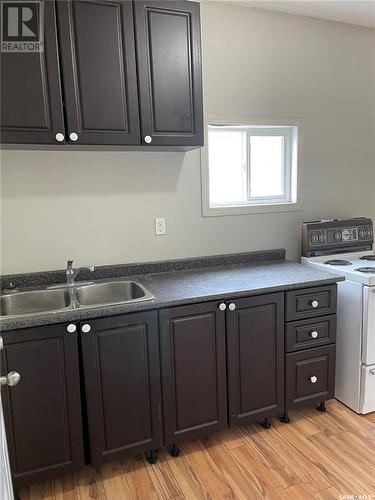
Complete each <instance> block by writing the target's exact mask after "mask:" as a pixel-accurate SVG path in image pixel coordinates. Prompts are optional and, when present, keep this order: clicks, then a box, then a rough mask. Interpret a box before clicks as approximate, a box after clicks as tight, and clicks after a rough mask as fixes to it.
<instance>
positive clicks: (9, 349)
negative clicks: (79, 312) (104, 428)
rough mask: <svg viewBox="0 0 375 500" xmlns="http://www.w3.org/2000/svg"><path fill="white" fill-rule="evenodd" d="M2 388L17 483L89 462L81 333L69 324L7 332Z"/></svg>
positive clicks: (55, 473) (40, 477) (5, 335)
mask: <svg viewBox="0 0 375 500" xmlns="http://www.w3.org/2000/svg"><path fill="white" fill-rule="evenodd" d="M1 335H2V337H3V340H4V350H3V351H2V363H1V365H2V374H3V373H8V372H10V371H13V370H14V371H17V372H18V373H19V374H20V375H21V379H20V382H19V383H18V384H17V385H16V386H14V387H7V386H4V387H2V390H1V395H2V399H3V405H4V416H5V425H6V431H7V438H8V447H9V455H10V462H11V468H12V473H13V479H14V481H15V484H16V486H19V485H22V484H23V483H26V482H29V481H30V480H38V479H43V478H45V477H47V476H50V475H61V474H63V473H65V472H69V471H72V470H75V469H78V468H80V467H81V466H83V463H84V458H83V440H82V416H81V399H80V379H79V368H78V349H77V334H76V333H73V334H70V333H68V332H67V330H66V325H53V326H44V327H38V328H29V329H25V330H16V331H10V332H4V333H2V334H1Z"/></svg>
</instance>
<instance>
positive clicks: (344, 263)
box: [324, 259, 352, 266]
mask: <svg viewBox="0 0 375 500" xmlns="http://www.w3.org/2000/svg"><path fill="white" fill-rule="evenodd" d="M324 264H327V265H329V266H351V265H352V263H351V262H349V261H348V260H341V259H333V260H326V261H325V262H324Z"/></svg>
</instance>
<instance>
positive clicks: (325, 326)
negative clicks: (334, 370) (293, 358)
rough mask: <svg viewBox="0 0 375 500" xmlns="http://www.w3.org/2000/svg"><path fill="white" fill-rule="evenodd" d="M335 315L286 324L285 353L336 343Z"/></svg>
mask: <svg viewBox="0 0 375 500" xmlns="http://www.w3.org/2000/svg"><path fill="white" fill-rule="evenodd" d="M336 323H337V321H336V315H335V314H333V315H332V316H323V317H321V318H318V319H304V320H300V321H294V322H293V323H287V324H286V327H285V350H286V352H294V351H301V350H303V349H310V347H320V346H322V345H327V344H332V343H334V342H335V341H336Z"/></svg>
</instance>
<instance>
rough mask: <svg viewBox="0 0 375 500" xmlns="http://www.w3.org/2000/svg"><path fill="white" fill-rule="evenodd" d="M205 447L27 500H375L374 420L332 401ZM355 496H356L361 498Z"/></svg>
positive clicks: (119, 465)
mask: <svg viewBox="0 0 375 500" xmlns="http://www.w3.org/2000/svg"><path fill="white" fill-rule="evenodd" d="M290 416H291V418H292V422H291V423H290V424H283V423H281V422H279V421H278V420H276V419H273V426H272V428H271V429H270V430H265V429H263V428H262V427H260V426H259V425H255V424H254V425H250V426H247V427H239V428H237V429H231V430H227V431H223V432H220V433H217V434H213V435H211V436H209V437H208V438H206V439H202V440H196V441H189V442H185V443H184V444H183V445H182V447H181V455H180V456H179V457H178V458H172V457H171V456H170V455H169V454H168V453H167V452H162V453H160V455H159V462H158V463H157V464H156V465H150V464H149V463H148V462H147V460H145V458H144V457H142V456H138V457H134V458H130V459H127V460H124V461H123V462H114V463H111V464H107V465H104V466H102V467H99V468H98V469H96V470H95V469H94V468H92V467H87V468H85V469H84V470H82V471H81V472H80V473H79V474H76V475H67V476H65V477H62V478H59V479H55V480H51V481H47V482H43V483H36V484H33V485H31V486H30V487H28V488H25V489H24V490H22V491H20V497H21V499H22V500H40V499H50V500H78V499H80V500H89V499H90V500H92V499H97V500H127V499H144V500H154V499H155V500H157V499H162V500H166V499H176V500H183V499H189V500H190V499H192V500H195V499H212V500H221V499H245V500H248V499H264V498H266V499H288V500H294V499H296V500H304V499H307V500H308V499H310V498H312V499H314V498H316V499H327V500H329V499H341V500H353V499H357V498H358V499H359V500H370V499H373V500H375V413H374V414H370V415H366V416H360V415H356V414H355V413H353V412H352V411H350V410H349V409H348V408H346V407H345V406H343V405H342V404H340V403H339V402H337V401H335V400H333V401H330V402H328V403H327V413H320V412H317V411H316V410H315V409H313V408H308V409H303V410H299V411H295V412H292V413H291V415H290ZM356 495H357V496H356Z"/></svg>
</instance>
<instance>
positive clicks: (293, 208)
mask: <svg viewBox="0 0 375 500" xmlns="http://www.w3.org/2000/svg"><path fill="white" fill-rule="evenodd" d="M300 210H302V207H301V205H300V203H274V204H272V205H230V206H221V207H220V206H217V207H203V217H223V216H227V215H253V214H266V213H277V212H298V211H300Z"/></svg>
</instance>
